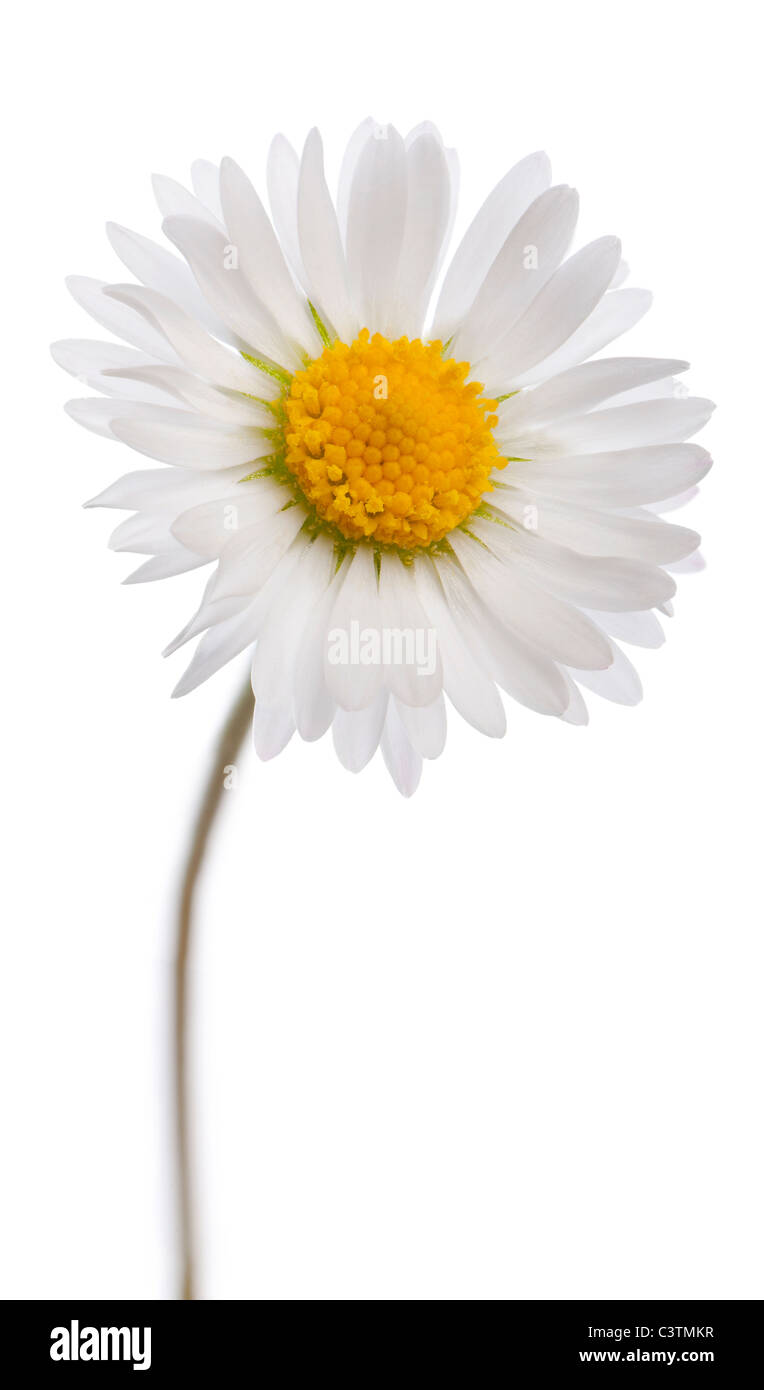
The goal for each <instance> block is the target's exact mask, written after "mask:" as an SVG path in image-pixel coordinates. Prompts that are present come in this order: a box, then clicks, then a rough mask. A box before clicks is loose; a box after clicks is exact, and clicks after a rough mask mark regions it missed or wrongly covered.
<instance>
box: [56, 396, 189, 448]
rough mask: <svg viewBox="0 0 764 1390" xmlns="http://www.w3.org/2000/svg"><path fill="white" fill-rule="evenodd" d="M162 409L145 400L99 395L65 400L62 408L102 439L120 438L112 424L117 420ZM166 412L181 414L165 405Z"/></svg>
mask: <svg viewBox="0 0 764 1390" xmlns="http://www.w3.org/2000/svg"><path fill="white" fill-rule="evenodd" d="M152 408H153V409H155V410H162V409H165V407H163V406H154V407H151V406H149V405H147V403H146V402H145V401H122V400H118V401H115V400H108V399H107V400H104V399H103V397H101V396H83V397H81V398H80V399H78V400H73V401H67V402H66V404H65V406H64V410H65V411H66V413H67V415H70V416H71V418H72V419H73V420H76V422H77V424H78V425H83V426H84V427H85V429H86V430H92V432H93V434H100V435H103V438H104V439H121V437H122V436H121V435H119V434H118V433H117V432H116V430H114V429H112V425H114V423H115V422H116V421H118V420H122V421H128V420H130V419H137V420H141V419H143V416H144V412H145V411H146V410H150V409H152ZM166 408H167V411H168V414H172V415H175V414H181V412H180V411H175V410H173V408H172V406H169V407H166Z"/></svg>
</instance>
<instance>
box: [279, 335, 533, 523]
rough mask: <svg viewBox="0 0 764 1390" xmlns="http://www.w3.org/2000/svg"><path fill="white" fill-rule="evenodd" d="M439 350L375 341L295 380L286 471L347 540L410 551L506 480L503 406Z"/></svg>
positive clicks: (339, 346) (365, 338)
mask: <svg viewBox="0 0 764 1390" xmlns="http://www.w3.org/2000/svg"><path fill="white" fill-rule="evenodd" d="M442 354H443V348H442V344H441V343H438V342H435V343H427V344H425V343H422V342H421V341H420V340H419V339H418V338H416V339H414V340H413V341H410V340H409V339H408V338H398V339H397V340H396V341H395V342H390V341H389V340H388V339H387V338H383V337H381V336H380V334H378V333H375V334H374V337H373V338H370V336H369V332H368V329H363V331H362V332H361V333H360V334H359V336H358V337H357V338H356V340H355V342H353V343H351V345H350V346H348V345H347V344H346V343H340V342H337V343H334V344H333V345H332V346H331V347H327V348H326V349H325V351H324V352H323V353H322V354H321V356H320V357H317V358H316V359H315V361H313V362H311V363H310V364H309V366H307V367H306V368H305V370H304V371H301V372H297V373H296V374H295V376H294V377H293V378H292V382H291V386H290V389H289V394H288V395H287V397H286V400H285V407H286V413H287V417H288V423H287V425H286V427H285V430H284V434H285V439H286V456H285V457H286V464H287V467H288V468H289V470H290V471H291V472H292V473H293V474H294V476H295V478H296V479H297V482H298V484H299V487H300V489H301V491H302V492H303V494H304V495H305V497H306V498H307V500H308V501H309V502H310V503H312V505H313V506H314V507H315V509H316V511H317V513H318V515H319V516H320V517H321V518H322V519H323V520H325V521H327V522H330V523H331V524H332V525H334V526H336V527H337V528H338V530H340V531H341V532H342V534H343V536H346V537H347V538H348V539H349V540H363V539H368V540H374V541H376V542H379V543H382V544H389V545H396V546H399V547H400V548H402V549H404V550H410V549H413V548H418V547H421V546H426V545H430V544H432V543H433V542H434V541H439V540H441V539H442V537H443V536H445V535H447V534H448V532H449V531H452V530H453V529H454V527H455V526H458V525H459V524H460V523H461V522H463V521H464V520H465V519H466V517H468V516H469V515H470V513H471V512H473V511H474V510H475V508H476V507H477V506H478V504H479V502H480V499H481V497H482V496H483V494H484V493H486V492H489V491H490V490H491V488H492V483H491V472H492V470H493V469H494V468H503V467H504V466H505V462H506V460H504V459H502V458H501V456H500V454H499V451H498V449H497V447H496V444H495V442H494V439H493V434H492V429H493V427H494V426H495V424H496V423H497V417H496V416H495V415H493V414H491V413H490V412H491V411H493V410H495V409H496V404H497V403H496V401H491V400H484V399H483V398H482V397H481V394H480V393H481V391H482V389H483V388H482V386H481V385H480V383H479V382H476V381H470V382H468V381H465V377H466V375H467V372H468V371H469V364H468V363H467V362H452V361H444V359H443V355H442Z"/></svg>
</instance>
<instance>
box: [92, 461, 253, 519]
mask: <svg viewBox="0 0 764 1390" xmlns="http://www.w3.org/2000/svg"><path fill="white" fill-rule="evenodd" d="M240 477H242V469H241V468H232V469H231V470H230V472H226V471H225V470H218V471H217V472H215V473H193V472H191V471H186V470H185V469H182V468H139V469H138V470H137V471H136V472H134V473H125V474H124V476H123V477H121V478H117V480H116V482H113V483H111V484H110V485H109V487H107V488H105V489H104V491H103V492H100V493H99V494H98V496H97V497H93V498H91V499H90V501H89V502H86V503H85V506H86V507H117V508H121V509H122V510H124V511H129V512H133V511H135V512H139V511H149V510H170V511H173V512H174V513H175V515H176V516H177V515H178V514H179V513H180V512H182V511H185V510H186V509H187V508H188V507H194V506H196V505H197V504H198V503H199V502H205V501H207V500H208V499H209V498H212V497H219V496H220V495H221V493H222V491H223V490H224V489H225V488H226V487H228V486H229V485H231V486H233V485H234V484H236V483H237V482H238V480H239V478H240Z"/></svg>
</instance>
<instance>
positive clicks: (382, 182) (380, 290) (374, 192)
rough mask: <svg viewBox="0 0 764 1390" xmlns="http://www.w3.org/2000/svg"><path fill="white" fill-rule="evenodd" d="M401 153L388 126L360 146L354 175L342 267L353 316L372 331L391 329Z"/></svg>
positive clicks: (402, 183)
mask: <svg viewBox="0 0 764 1390" xmlns="http://www.w3.org/2000/svg"><path fill="white" fill-rule="evenodd" d="M406 197H407V193H406V153H405V149H404V145H403V141H402V139H401V137H400V135H399V134H398V132H397V130H394V129H393V127H392V126H388V127H386V128H385V130H384V132H380V133H378V134H375V136H374V138H373V139H371V140H368V141H367V142H366V144H365V145H364V147H363V149H362V151H361V153H360V156H359V158H358V163H357V165H356V168H355V172H354V174H353V182H352V186H351V189H350V206H349V211H348V229H347V265H348V282H349V285H350V293H351V297H352V301H353V305H354V307H355V311H356V314H357V316H358V318H359V319H360V320H361V323H362V324H363V325H364V326H365V327H367V328H369V329H370V330H371V332H378V333H384V334H387V335H388V336H389V335H390V333H391V332H392V324H393V321H394V303H395V284H396V277H397V273H398V264H399V261H400V255H401V247H402V245H403V233H404V227H405V222H406Z"/></svg>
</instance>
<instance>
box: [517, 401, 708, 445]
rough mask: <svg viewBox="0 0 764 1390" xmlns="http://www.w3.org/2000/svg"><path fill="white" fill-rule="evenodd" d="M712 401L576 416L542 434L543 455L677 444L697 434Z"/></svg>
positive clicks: (652, 404) (647, 403)
mask: <svg viewBox="0 0 764 1390" xmlns="http://www.w3.org/2000/svg"><path fill="white" fill-rule="evenodd" d="M713 410H714V405H713V402H712V401H707V400H703V399H702V398H701V397H699V396H687V397H686V398H685V399H684V400H671V399H668V400H651V401H643V402H640V403H638V404H636V405H620V406H614V407H613V408H612V409H610V410H595V411H593V412H592V413H591V414H589V415H579V416H576V417H575V418H573V419H570V420H568V421H567V422H566V423H565V424H560V425H553V426H551V427H550V428H549V429H547V430H545V431H544V434H543V437H542V439H543V446H544V452H545V454H578V453H581V454H595V453H599V452H601V451H603V450H606V449H607V450H614V449H639V448H642V447H643V446H644V445H646V444H677V443H679V442H680V441H682V440H685V439H689V438H690V436H691V435H693V434H697V432H698V430H700V429H702V428H703V426H704V425H705V423H706V421H707V420H709V419H710V417H711V414H712V413H713Z"/></svg>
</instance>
